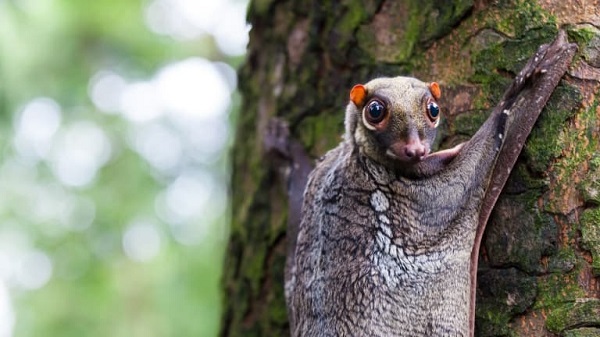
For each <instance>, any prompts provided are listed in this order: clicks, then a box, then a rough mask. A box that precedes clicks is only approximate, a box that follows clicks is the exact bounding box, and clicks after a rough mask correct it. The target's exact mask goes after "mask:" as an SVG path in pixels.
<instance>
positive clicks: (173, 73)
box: [155, 58, 232, 118]
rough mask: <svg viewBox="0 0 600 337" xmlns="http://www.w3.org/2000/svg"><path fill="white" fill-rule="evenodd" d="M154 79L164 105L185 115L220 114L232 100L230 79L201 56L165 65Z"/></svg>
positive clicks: (213, 115)
mask: <svg viewBox="0 0 600 337" xmlns="http://www.w3.org/2000/svg"><path fill="white" fill-rule="evenodd" d="M155 82H156V87H157V89H158V93H159V95H160V97H161V99H162V102H163V104H164V108H165V109H166V110H167V111H173V112H175V113H176V114H178V115H180V116H183V117H202V118H211V117H216V116H220V115H223V114H224V113H225V111H227V108H228V107H229V103H230V101H231V91H232V89H231V88H230V87H229V85H228V83H227V80H226V79H225V78H224V76H223V75H222V74H221V73H220V72H219V70H218V69H217V68H216V67H215V66H214V65H213V64H212V63H211V62H209V61H207V60H205V59H201V58H192V59H187V60H184V61H181V62H178V63H173V64H170V65H168V66H166V67H165V68H163V69H162V70H161V71H160V72H159V73H158V75H157V76H156V78H155Z"/></svg>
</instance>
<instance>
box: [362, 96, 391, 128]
mask: <svg viewBox="0 0 600 337" xmlns="http://www.w3.org/2000/svg"><path fill="white" fill-rule="evenodd" d="M385 115H386V109H385V105H383V103H382V102H380V101H378V100H372V101H371V102H370V103H369V104H368V105H367V108H366V111H365V117H366V118H367V121H368V122H369V123H371V124H377V123H379V122H381V121H382V120H383V119H384V118H385Z"/></svg>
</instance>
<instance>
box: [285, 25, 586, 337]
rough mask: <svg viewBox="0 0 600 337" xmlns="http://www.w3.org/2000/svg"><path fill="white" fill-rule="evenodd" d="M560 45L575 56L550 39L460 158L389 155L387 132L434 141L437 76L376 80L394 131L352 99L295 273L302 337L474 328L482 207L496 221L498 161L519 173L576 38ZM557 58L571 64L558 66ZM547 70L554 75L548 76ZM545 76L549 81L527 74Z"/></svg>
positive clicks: (294, 300)
mask: <svg viewBox="0 0 600 337" xmlns="http://www.w3.org/2000/svg"><path fill="white" fill-rule="evenodd" d="M562 38H563V39H564V36H563V37H562ZM561 43H563V44H564V45H565V46H566V47H565V46H562V45H559V46H558V47H557V49H558V51H557V52H556V53H559V54H560V53H563V54H564V55H562V54H560V55H561V57H558V58H557V57H554V56H553V55H550V56H549V57H551V59H550V60H545V61H544V60H542V59H544V56H545V53H546V49H543V48H540V51H538V53H537V54H536V55H535V57H534V58H532V60H535V62H534V63H531V62H530V63H529V64H528V65H527V66H526V67H525V69H524V70H526V71H524V72H521V73H520V74H519V75H518V76H517V78H516V80H515V83H516V84H515V83H513V85H512V86H511V87H510V88H509V89H508V90H507V93H506V94H505V97H504V99H503V101H502V102H501V104H500V105H499V107H497V108H496V109H495V110H494V112H493V113H492V114H491V116H490V117H489V118H488V120H487V121H486V122H485V123H484V124H483V125H482V127H481V128H480V129H479V131H478V132H477V133H476V134H475V135H474V136H473V137H472V138H471V140H469V141H468V142H467V143H465V144H464V146H462V147H461V148H459V150H457V151H456V152H455V154H453V155H452V156H449V157H447V158H449V159H446V156H444V157H443V158H444V159H439V158H438V159H436V156H435V154H433V155H430V156H429V157H428V158H431V159H430V160H427V159H425V160H423V161H422V162H418V163H412V164H406V163H397V162H395V161H394V160H393V159H391V158H389V157H386V156H385V149H382V144H383V143H382V139H383V141H384V142H385V140H386V139H391V137H403V134H405V133H406V132H417V133H418V135H419V137H420V139H421V140H423V141H424V142H429V143H431V142H432V141H433V138H434V137H435V130H434V129H432V128H428V127H427V125H426V124H424V123H423V120H422V113H421V110H420V109H421V108H422V106H423V104H422V102H423V99H424V97H427V95H430V93H429V92H428V89H427V88H428V86H427V84H425V83H423V82H421V81H419V80H416V79H413V78H407V77H396V78H383V79H377V80H374V81H372V82H369V83H367V85H366V88H367V91H368V93H369V95H378V96H381V97H385V99H386V100H387V101H388V102H389V106H390V107H391V114H392V115H391V117H390V123H391V126H390V127H389V128H387V129H386V130H384V131H383V132H387V133H389V134H387V135H383V136H382V135H375V134H373V132H375V131H373V130H372V128H368V127H365V125H364V123H365V121H364V118H361V113H362V111H363V110H362V107H361V106H356V105H355V104H354V103H353V102H350V104H349V105H348V107H347V109H346V134H345V137H344V140H343V142H342V143H341V144H339V145H338V146H337V147H336V148H335V149H333V150H331V151H329V152H328V153H327V154H326V155H325V156H324V157H323V158H322V159H321V161H320V162H319V163H318V164H317V166H316V167H315V169H314V170H313V171H312V172H311V173H310V175H309V180H308V185H307V187H306V190H305V193H304V201H303V205H302V217H301V222H300V225H299V228H298V235H297V241H296V246H295V249H294V251H295V254H291V255H290V259H291V260H290V261H288V262H287V266H288V267H287V268H288V270H287V271H286V285H285V293H286V300H287V303H288V313H289V316H290V325H291V335H292V336H293V337H300V336H302V337H329V336H332V337H333V336H380V337H393V336H411V337H415V336H470V335H472V333H473V326H472V318H473V316H472V315H473V307H472V306H470V303H471V302H470V301H471V300H472V295H473V291H472V289H473V288H472V285H473V284H474V278H473V273H471V269H472V268H473V266H475V269H476V264H472V261H471V260H472V258H471V256H472V254H474V253H473V251H474V250H473V249H474V242H476V240H477V239H476V237H478V236H479V235H480V233H481V230H482V225H481V224H480V222H481V218H482V214H483V218H485V220H487V215H486V214H489V211H490V210H491V207H493V202H492V203H491V206H490V203H489V201H488V200H489V198H486V193H488V192H487V191H488V188H489V187H490V186H489V183H490V176H491V173H492V171H494V169H496V170H497V169H498V167H496V164H497V161H500V162H501V164H503V165H505V169H504V171H507V172H506V174H508V172H510V169H511V168H512V165H513V164H514V161H515V160H516V157H517V155H518V152H520V149H521V147H522V145H523V143H524V141H525V139H526V136H527V134H528V133H529V131H530V129H531V127H532V126H533V123H534V122H535V119H536V118H537V116H538V115H539V113H540V111H541V110H542V108H543V105H544V104H545V102H546V100H547V98H548V97H549V96H550V94H551V93H552V91H553V90H554V87H555V86H556V85H557V83H558V81H559V80H560V77H561V76H562V74H564V72H565V71H566V68H567V66H568V63H569V62H570V59H571V57H572V55H573V53H574V48H575V47H573V46H572V45H567V44H566V39H564V42H561ZM544 48H548V46H545V47H544ZM567 58H568V59H567ZM538 59H540V60H538ZM555 59H560V62H562V63H561V64H560V67H556V68H557V69H554V68H552V67H553V62H558V61H557V60H555ZM543 62H545V63H543ZM558 68H560V69H558ZM548 70H551V71H550V73H552V78H551V79H548V81H546V79H545V78H544V76H546V75H545V74H546V73H547V72H548ZM536 76H538V77H537V79H536V81H537V80H539V78H542V80H539V81H541V84H540V85H537V86H533V85H529V84H527V83H526V82H527V81H529V80H531V79H532V78H533V77H536ZM548 76H549V75H548ZM546 82H547V83H546ZM536 84H537V82H536ZM525 85H527V87H526V86H525ZM538 87H539V88H540V89H539V90H538ZM521 92H526V94H525V95H531V96H533V97H535V98H536V100H539V101H534V100H529V99H524V98H523V97H521V96H519V95H520V93H521ZM513 125H514V126H513ZM411 127H412V128H413V129H412V131H410V130H409V131H407V130H408V129H410V128H411ZM512 130H522V131H518V132H517V131H514V132H513V131H512ZM505 131H506V133H505ZM515 132H516V133H515ZM506 135H509V136H514V137H516V138H518V141H517V142H515V143H514V144H511V145H510V147H511V148H509V149H503V147H502V145H503V142H505V141H506ZM386 137H387V138H386ZM501 152H502V154H501V155H500V156H499V153H501ZM498 158H499V159H498ZM504 163H507V164H504ZM504 179H505V178H504ZM504 181H505V180H504ZM504 181H502V182H501V183H497V184H498V186H493V187H494V189H493V190H494V193H496V191H499V189H501V188H502V186H503V184H504ZM484 203H486V205H487V206H486V208H487V209H486V210H483V211H482V204H484ZM484 222H485V221H484ZM475 246H476V247H478V246H477V245H475ZM475 256H477V255H476V252H475Z"/></svg>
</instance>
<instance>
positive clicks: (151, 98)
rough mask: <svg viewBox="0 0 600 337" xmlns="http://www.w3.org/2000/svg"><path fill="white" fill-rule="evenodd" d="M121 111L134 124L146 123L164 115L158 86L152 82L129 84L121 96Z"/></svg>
mask: <svg viewBox="0 0 600 337" xmlns="http://www.w3.org/2000/svg"><path fill="white" fill-rule="evenodd" d="M121 110H122V111H123V114H124V115H125V117H127V118H128V119H129V120H131V121H133V122H146V121H149V120H152V119H154V118H156V117H159V116H160V115H161V114H162V112H163V111H162V106H161V102H160V100H159V97H158V95H157V91H156V86H155V85H154V84H153V83H151V82H138V83H133V84H129V85H127V86H126V87H125V91H124V92H123V94H122V96H121Z"/></svg>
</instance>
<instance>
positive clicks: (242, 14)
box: [184, 1, 250, 56]
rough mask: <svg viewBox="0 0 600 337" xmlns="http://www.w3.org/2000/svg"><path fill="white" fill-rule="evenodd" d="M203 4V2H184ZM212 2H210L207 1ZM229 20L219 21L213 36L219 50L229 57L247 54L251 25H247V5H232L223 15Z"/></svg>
mask: <svg viewBox="0 0 600 337" xmlns="http://www.w3.org/2000/svg"><path fill="white" fill-rule="evenodd" d="M184 2H192V3H195V2H202V1H184ZM207 2H210V1H207ZM222 16H223V17H226V18H227V20H222V19H221V20H219V21H218V22H217V24H216V25H215V26H214V27H215V28H214V30H213V34H214V36H215V40H216V41H217V46H219V49H221V51H222V52H223V53H225V54H227V55H231V56H235V55H242V54H244V53H245V52H246V46H247V44H248V33H249V32H250V25H248V24H247V23H246V4H245V3H230V4H229V5H228V7H226V8H225V13H223V14H222Z"/></svg>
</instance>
